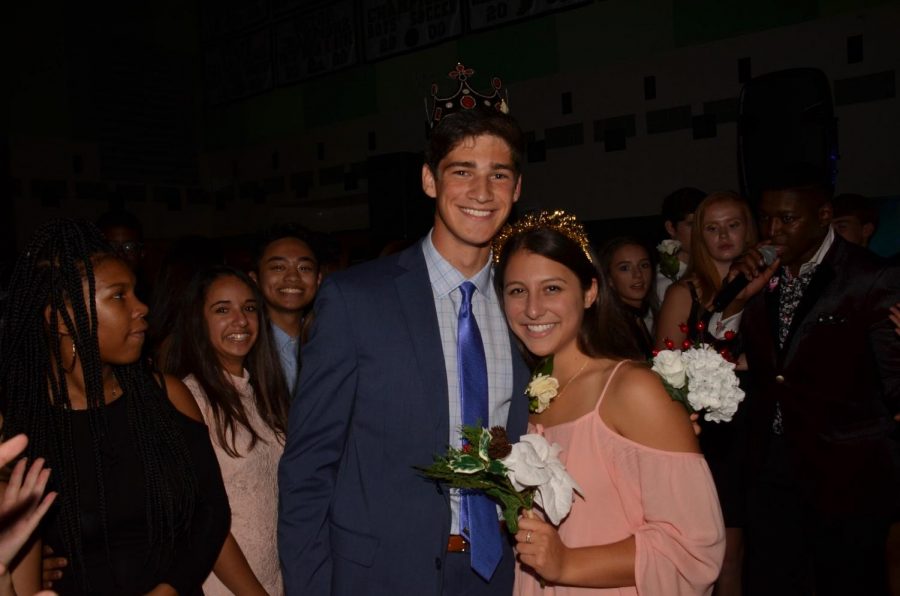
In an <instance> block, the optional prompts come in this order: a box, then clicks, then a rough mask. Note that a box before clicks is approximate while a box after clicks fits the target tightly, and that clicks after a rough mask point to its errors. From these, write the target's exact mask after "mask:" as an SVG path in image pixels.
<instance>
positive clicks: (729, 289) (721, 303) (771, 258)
mask: <svg viewBox="0 0 900 596" xmlns="http://www.w3.org/2000/svg"><path fill="white" fill-rule="evenodd" d="M756 250H758V251H759V252H760V253H762V257H763V261H764V262H765V266H766V267H768V266H770V265H771V264H772V263H774V262H775V259H777V258H778V250H776V249H775V247H774V246H769V245H768V244H764V245H763V246H759V247H757V248H756ZM749 283H750V280H749V279H747V278H746V277H745V276H744V275H743V274H741V275H738V276H737V277H735V278H734V279H732V280H731V281H730V282H728V283H727V284H725V286H724V287H723V288H722V289H721V290H720V291H719V294H718V295H717V296H716V298H715V300H713V312H722V311H723V310H725V308H726V307H727V306H728V305H729V304H731V302H732V301H733V300H734V299H735V298H737V295H738V294H740V293H741V290H743V289H744V288H746V287H747V284H749Z"/></svg>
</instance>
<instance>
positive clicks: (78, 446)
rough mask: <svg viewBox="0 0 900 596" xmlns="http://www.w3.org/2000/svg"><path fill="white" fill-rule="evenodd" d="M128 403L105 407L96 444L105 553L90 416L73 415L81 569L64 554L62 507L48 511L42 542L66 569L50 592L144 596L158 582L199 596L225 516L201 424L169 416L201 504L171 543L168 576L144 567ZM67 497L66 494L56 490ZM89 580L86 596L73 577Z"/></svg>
mask: <svg viewBox="0 0 900 596" xmlns="http://www.w3.org/2000/svg"><path fill="white" fill-rule="evenodd" d="M128 401H129V398H128V396H127V395H123V396H122V397H119V398H118V399H116V400H114V401H112V402H110V403H109V404H107V406H106V407H105V408H104V412H105V415H106V417H107V425H106V427H107V431H106V436H105V438H104V440H103V442H102V444H101V447H100V448H101V453H102V459H103V472H102V473H103V483H104V486H105V497H106V516H107V524H106V525H107V532H108V534H109V552H108V553H107V550H106V547H105V546H104V538H103V526H102V524H101V516H100V493H99V483H98V481H97V475H96V472H95V464H94V456H93V451H92V449H90V447H89V446H90V444H91V441H92V438H91V432H90V421H89V415H88V412H87V411H85V410H74V411H71V412H70V413H69V415H70V416H71V425H72V439H73V445H74V446H75V464H76V467H77V472H76V473H77V476H78V488H79V507H78V508H79V523H80V525H81V534H82V539H83V553H84V569H81V570H77V569H76V568H75V565H76V561H74V559H73V557H72V556H71V554H70V553H67V552H66V551H65V549H64V547H63V541H62V531H61V530H62V529H61V523H62V520H61V519H60V508H58V507H56V508H54V511H53V512H52V515H51V517H50V518H49V519H48V520H47V523H46V525H45V527H44V528H45V529H44V532H43V536H44V540H45V543H47V544H49V545H50V546H51V547H52V548H53V551H54V553H55V554H56V555H58V556H65V557H66V558H67V559H68V560H69V565H68V566H67V567H66V568H65V569H63V578H62V579H61V580H58V581H56V582H54V585H53V589H54V590H56V591H58V592H59V593H60V594H61V595H68V594H79V595H80V594H90V595H98V596H100V595H103V596H106V595H109V596H112V595H113V594H116V595H130V594H144V593H146V592H148V591H150V590H152V589H153V588H154V587H155V586H157V585H158V584H160V583H168V584H170V585H172V586H173V587H174V588H175V589H176V590H178V593H179V594H201V593H202V592H201V591H200V586H201V584H202V583H203V580H204V579H205V578H206V576H207V575H208V574H209V572H210V570H211V569H212V566H213V563H215V560H216V558H217V557H218V554H219V551H220V550H221V548H222V544H223V543H224V540H225V537H226V536H227V534H228V529H229V523H230V519H231V514H230V511H229V508H228V498H227V495H226V494H225V488H224V485H223V484H222V477H221V473H220V472H219V466H218V463H217V461H216V458H215V454H214V453H213V451H212V447H211V445H210V443H209V432H208V430H207V428H206V426H205V425H204V424H203V423H200V422H197V421H195V420H192V419H190V418H188V417H187V416H184V415H183V414H181V413H180V412H175V414H174V415H175V416H176V417H177V422H178V427H179V428H180V430H181V431H182V433H183V434H184V437H185V440H186V443H187V446H188V449H189V450H190V452H191V456H192V460H193V462H192V463H193V465H194V468H195V473H196V475H197V480H198V485H199V492H200V495H199V498H198V500H197V502H196V505H195V511H194V516H193V519H192V522H191V525H190V527H189V528H186V529H185V530H184V531H182V532H181V533H180V535H179V536H178V537H177V538H176V551H177V552H176V554H175V556H174V557H173V560H172V563H171V565H170V566H169V568H168V569H166V570H164V571H162V572H159V571H154V570H153V569H152V567H151V565H149V564H148V561H147V559H148V550H149V534H148V532H149V530H148V527H147V512H146V496H145V490H144V487H145V478H144V471H143V467H142V464H141V461H140V457H139V454H138V449H137V442H136V440H135V437H134V434H133V433H132V432H131V429H130V426H129V423H128V416H127V410H128V406H129V403H128ZM60 489H61V490H65V487H60ZM81 573H84V574H86V575H87V579H88V585H89V586H90V589H89V591H88V592H85V591H83V589H82V584H81V582H80V581H79V578H78V577H76V576H77V575H80V574H81Z"/></svg>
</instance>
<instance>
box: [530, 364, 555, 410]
mask: <svg viewBox="0 0 900 596" xmlns="http://www.w3.org/2000/svg"><path fill="white" fill-rule="evenodd" d="M552 372H553V356H548V357H547V358H544V359H543V360H541V362H540V363H539V364H538V365H537V366H536V367H535V369H534V372H533V373H532V375H531V382H529V383H528V387H526V388H525V394H526V395H527V396H528V410H529V411H530V412H531V413H532V414H540V413H541V412H543V411H544V410H546V409H547V406H549V405H550V402H551V401H553V398H554V397H556V396H557V394H558V392H559V381H557V380H556V377H552V376H550V373H552Z"/></svg>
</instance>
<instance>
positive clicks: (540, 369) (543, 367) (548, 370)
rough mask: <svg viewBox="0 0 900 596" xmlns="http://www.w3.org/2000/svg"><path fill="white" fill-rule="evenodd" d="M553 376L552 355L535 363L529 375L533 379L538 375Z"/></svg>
mask: <svg viewBox="0 0 900 596" xmlns="http://www.w3.org/2000/svg"><path fill="white" fill-rule="evenodd" d="M552 374H553V354H550V355H549V356H547V357H546V358H544V359H543V360H541V361H540V362H538V363H537V366H535V367H534V371H532V373H531V377H532V378H534V377H536V376H538V375H547V376H548V377H549V376H550V375H552Z"/></svg>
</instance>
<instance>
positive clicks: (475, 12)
mask: <svg viewBox="0 0 900 596" xmlns="http://www.w3.org/2000/svg"><path fill="white" fill-rule="evenodd" d="M466 2H467V3H468V8H469V29H471V30H472V31H477V30H479V29H489V28H491V27H496V26H498V25H503V24H506V23H511V22H513V21H518V20H519V19H526V18H528V17H534V16H538V15H542V14H546V13H550V12H553V11H556V10H563V9H566V8H571V7H573V6H578V5H581V4H590V3H591V0H466Z"/></svg>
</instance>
